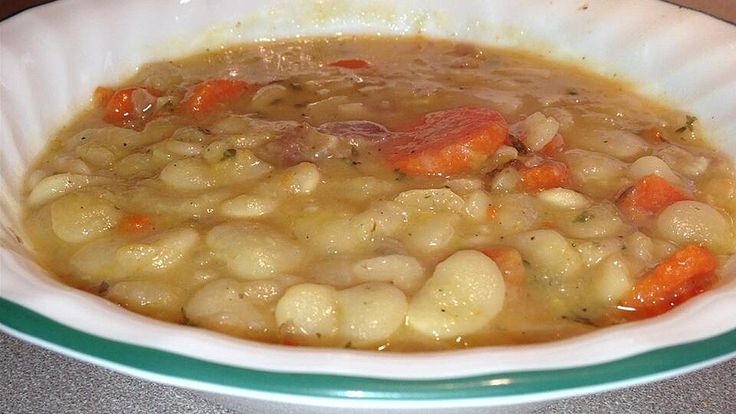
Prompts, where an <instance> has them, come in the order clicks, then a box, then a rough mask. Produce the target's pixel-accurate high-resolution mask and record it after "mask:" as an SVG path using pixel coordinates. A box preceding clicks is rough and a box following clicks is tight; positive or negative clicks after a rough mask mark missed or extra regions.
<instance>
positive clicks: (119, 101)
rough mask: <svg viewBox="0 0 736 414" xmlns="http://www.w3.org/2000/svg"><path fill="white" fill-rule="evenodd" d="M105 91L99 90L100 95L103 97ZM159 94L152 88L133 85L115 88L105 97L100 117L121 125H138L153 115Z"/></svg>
mask: <svg viewBox="0 0 736 414" xmlns="http://www.w3.org/2000/svg"><path fill="white" fill-rule="evenodd" d="M106 93H107V91H106V90H104V89H103V90H101V91H100V97H101V98H104V97H105V96H104V94H106ZM159 96H161V92H159V91H157V90H156V89H154V88H147V87H137V86H135V87H131V88H123V89H117V90H115V91H114V92H113V93H112V95H111V96H110V97H109V98H108V99H107V103H106V104H105V114H104V115H103V117H102V119H103V120H104V121H105V122H107V123H109V124H113V125H117V126H121V127H130V126H132V127H137V126H140V125H139V124H140V123H141V122H142V121H145V119H147V118H150V117H151V116H152V115H153V111H154V109H155V108H154V104H155V103H156V98H157V97H159Z"/></svg>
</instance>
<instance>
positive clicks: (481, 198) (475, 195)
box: [465, 190, 491, 222]
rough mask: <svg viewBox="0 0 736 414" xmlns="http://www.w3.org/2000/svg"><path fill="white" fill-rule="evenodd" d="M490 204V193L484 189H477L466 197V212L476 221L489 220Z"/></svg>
mask: <svg viewBox="0 0 736 414" xmlns="http://www.w3.org/2000/svg"><path fill="white" fill-rule="evenodd" d="M490 205H491V198H490V197H489V196H488V194H487V193H486V192H485V191H483V190H475V191H473V192H472V193H470V194H469V195H468V196H467V197H466V200H465V214H467V215H468V216H470V217H471V218H472V219H473V220H475V221H481V222H482V221H487V220H488V208H489V207H490Z"/></svg>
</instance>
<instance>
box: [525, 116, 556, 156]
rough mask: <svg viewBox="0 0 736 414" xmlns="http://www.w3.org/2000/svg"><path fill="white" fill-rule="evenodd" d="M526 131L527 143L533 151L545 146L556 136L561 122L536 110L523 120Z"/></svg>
mask: <svg viewBox="0 0 736 414" xmlns="http://www.w3.org/2000/svg"><path fill="white" fill-rule="evenodd" d="M522 124H523V127H524V131H525V132H526V145H527V147H529V149H531V150H532V151H539V150H541V149H542V148H544V146H545V145H547V144H548V143H549V142H550V141H552V138H554V137H555V134H557V131H558V130H559V128H560V123H559V122H557V120H555V119H554V118H552V117H546V116H544V114H543V113H541V112H535V113H533V114H531V115H529V116H528V117H527V118H526V119H524V120H523V121H522Z"/></svg>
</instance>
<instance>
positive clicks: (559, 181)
mask: <svg viewBox="0 0 736 414" xmlns="http://www.w3.org/2000/svg"><path fill="white" fill-rule="evenodd" d="M519 175H520V176H521V186H522V187H523V188H524V189H525V190H526V191H537V190H545V189H548V188H555V187H565V186H567V185H568V183H569V180H570V171H569V170H568V168H567V165H565V164H564V163H562V162H560V161H554V160H545V161H543V162H542V163H541V164H539V165H536V166H534V167H523V168H521V170H520V171H519Z"/></svg>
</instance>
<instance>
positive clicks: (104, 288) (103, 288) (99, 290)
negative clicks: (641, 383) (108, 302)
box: [97, 280, 110, 294]
mask: <svg viewBox="0 0 736 414" xmlns="http://www.w3.org/2000/svg"><path fill="white" fill-rule="evenodd" d="M108 289H110V284H109V283H107V280H103V281H102V283H100V286H99V287H98V288H97V293H99V294H103V293H105V292H107V290H108Z"/></svg>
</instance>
